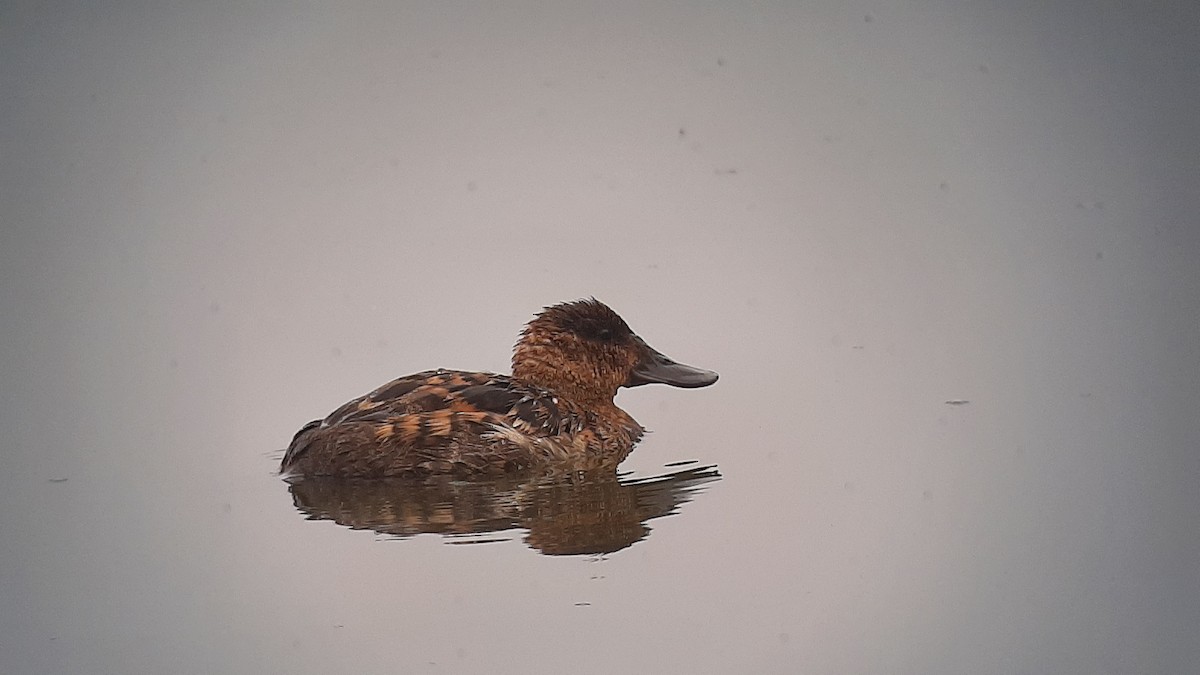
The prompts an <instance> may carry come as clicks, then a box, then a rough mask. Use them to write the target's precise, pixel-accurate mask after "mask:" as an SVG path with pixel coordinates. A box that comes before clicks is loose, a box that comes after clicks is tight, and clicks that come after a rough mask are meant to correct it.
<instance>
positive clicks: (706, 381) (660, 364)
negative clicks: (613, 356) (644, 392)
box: [625, 339, 718, 389]
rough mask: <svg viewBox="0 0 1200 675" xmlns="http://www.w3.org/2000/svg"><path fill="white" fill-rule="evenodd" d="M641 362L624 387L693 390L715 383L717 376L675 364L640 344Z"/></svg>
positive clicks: (683, 364)
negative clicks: (645, 386) (646, 386)
mask: <svg viewBox="0 0 1200 675" xmlns="http://www.w3.org/2000/svg"><path fill="white" fill-rule="evenodd" d="M638 341H639V342H641V346H642V360H641V361H640V362H639V363H638V364H637V366H636V367H634V369H633V372H632V373H630V374H629V380H628V381H627V382H626V383H625V386H626V387H639V386H641V385H643V384H656V383H657V384H669V385H671V386H672V387H683V388H685V389H695V388H696V387H707V386H708V385H710V384H712V383H713V382H716V381H717V377H718V376H717V374H716V373H714V372H713V371H711V370H705V369H703V368H697V367H695V366H689V365H687V364H685V363H676V362H675V361H673V360H671V358H670V357H668V356H667V355H666V354H663V353H662V352H660V351H658V350H656V349H654V348H653V347H651V346H650V345H648V344H646V343H645V342H642V341H641V339H639V340H638Z"/></svg>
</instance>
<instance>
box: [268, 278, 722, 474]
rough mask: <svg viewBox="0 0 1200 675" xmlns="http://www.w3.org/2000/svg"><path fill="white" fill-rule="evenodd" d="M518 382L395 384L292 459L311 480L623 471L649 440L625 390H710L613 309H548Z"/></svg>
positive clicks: (530, 334)
mask: <svg viewBox="0 0 1200 675" xmlns="http://www.w3.org/2000/svg"><path fill="white" fill-rule="evenodd" d="M512 362H513V365H512V369H513V374H512V375H511V376H507V375H496V374H493V373H474V372H463V371H456V370H430V371H425V372H421V373H417V374H415V375H409V376H407V377H401V378H399V379H397V380H393V381H391V382H389V383H387V384H385V385H383V386H381V387H379V388H378V389H376V390H375V391H373V392H371V393H369V394H367V395H365V396H362V397H360V398H357V399H355V400H353V401H350V402H349V403H347V404H345V405H343V406H342V407H340V408H338V409H337V410H335V411H333V412H332V413H330V415H329V416H328V417H326V418H325V419H324V420H317V421H313V422H310V423H308V424H307V425H305V427H304V428H303V429H301V430H300V432H299V433H297V434H296V437H295V438H294V439H292V443H291V447H289V448H288V449H287V453H286V454H285V455H284V457H283V465H282V471H283V472H285V473H290V474H297V475H303V476H340V477H374V478H377V477H389V476H401V477H420V476H429V475H441V474H455V475H480V474H504V473H514V472H520V471H525V470H531V469H532V470H551V471H563V470H592V469H612V468H615V467H616V466H617V464H619V463H620V462H621V460H623V459H625V457H626V455H628V454H629V452H630V451H631V450H633V446H634V444H635V443H637V441H638V440H639V439H640V438H641V437H642V433H643V429H642V427H641V425H639V424H638V423H637V422H635V421H634V419H633V418H632V417H630V416H629V415H628V414H627V413H626V412H625V411H624V410H621V409H620V408H618V407H617V406H616V404H614V403H613V397H614V396H616V393H617V389H618V388H620V387H636V386H638V385H642V384H649V383H652V382H660V383H663V384H669V385H672V386H676V387H687V388H692V387H705V386H708V385H710V384H712V383H713V382H716V381H717V374H716V373H714V372H712V371H709V370H703V369H700V368H694V367H692V366H687V365H684V364H682V363H676V362H674V361H672V360H671V359H669V358H667V357H666V356H664V355H663V354H660V353H659V352H657V351H655V350H654V349H653V348H651V347H650V345H648V344H646V343H645V341H643V340H642V339H641V338H640V337H638V336H637V335H636V334H635V333H634V332H633V331H632V330H630V328H629V326H628V325H627V324H626V323H625V321H624V320H623V319H622V318H621V317H620V316H618V315H617V313H616V312H614V311H612V310H611V309H609V308H608V307H607V306H606V305H604V304H603V303H601V302H599V301H597V300H595V299H592V300H579V301H576V302H568V303H564V304H561V305H555V306H553V307H547V308H546V309H545V310H544V311H543V312H542V313H541V314H539V315H537V316H536V317H535V318H534V319H533V321H531V322H529V325H527V326H526V327H525V330H524V331H523V332H522V333H521V338H520V340H519V341H518V342H517V345H516V347H515V348H514V351H513V359H512Z"/></svg>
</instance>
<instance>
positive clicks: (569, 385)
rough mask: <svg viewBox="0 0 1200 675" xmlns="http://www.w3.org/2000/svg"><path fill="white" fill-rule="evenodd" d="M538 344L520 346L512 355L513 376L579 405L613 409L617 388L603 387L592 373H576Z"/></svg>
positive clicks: (595, 408) (596, 408)
mask: <svg viewBox="0 0 1200 675" xmlns="http://www.w3.org/2000/svg"><path fill="white" fill-rule="evenodd" d="M546 351H547V350H545V349H543V348H539V347H537V346H532V347H528V348H525V349H521V350H520V351H518V352H517V353H516V354H514V355H513V363H512V374H513V379H515V380H518V381H520V382H523V383H525V384H529V385H533V386H535V387H541V388H542V389H549V390H550V391H553V392H554V393H556V394H558V395H559V396H563V397H565V398H567V399H570V400H571V401H574V402H575V403H578V404H579V405H582V406H585V407H587V408H590V409H593V410H607V409H610V408H616V404H615V403H613V397H615V396H616V394H617V390H616V387H612V388H611V390H610V389H608V388H607V387H605V385H604V384H603V382H602V381H600V380H599V379H598V378H597V377H596V374H594V373H586V374H585V373H579V372H577V371H576V370H575V369H572V368H570V367H565V368H564V367H563V366H562V365H561V364H562V358H561V357H559V356H558V355H551V354H548V353H546Z"/></svg>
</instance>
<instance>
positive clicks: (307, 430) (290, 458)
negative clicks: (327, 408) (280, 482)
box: [279, 420, 321, 473]
mask: <svg viewBox="0 0 1200 675" xmlns="http://www.w3.org/2000/svg"><path fill="white" fill-rule="evenodd" d="M320 426H321V420H313V421H311V422H309V423H308V424H305V425H304V426H303V427H301V429H300V431H297V432H296V435H295V436H293V437H292V443H291V445H289V446H288V449H287V452H285V453H283V461H282V462H280V464H279V471H280V472H281V473H282V472H285V471H287V470H288V469H289V468H290V467H291V466H292V465H293V464H295V463H296V460H297V459H299V458H300V455H303V454H304V451H305V450H308V446H309V444H310V443H311V442H312V437H313V434H312V432H313V431H315V430H316V429H317V427H320Z"/></svg>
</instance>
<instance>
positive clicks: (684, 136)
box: [679, 127, 687, 139]
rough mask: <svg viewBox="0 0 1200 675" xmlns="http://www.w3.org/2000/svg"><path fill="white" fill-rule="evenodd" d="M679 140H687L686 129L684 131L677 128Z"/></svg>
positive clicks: (681, 128)
mask: <svg viewBox="0 0 1200 675" xmlns="http://www.w3.org/2000/svg"><path fill="white" fill-rule="evenodd" d="M679 138H680V139H683V138H687V129H684V128H683V127H679Z"/></svg>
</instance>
